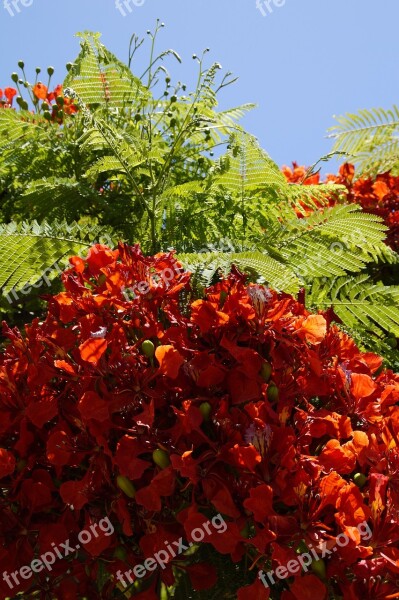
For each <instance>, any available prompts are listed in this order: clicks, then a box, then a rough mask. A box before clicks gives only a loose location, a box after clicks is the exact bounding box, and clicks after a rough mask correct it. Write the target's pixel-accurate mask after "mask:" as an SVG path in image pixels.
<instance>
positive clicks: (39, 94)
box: [32, 82, 78, 123]
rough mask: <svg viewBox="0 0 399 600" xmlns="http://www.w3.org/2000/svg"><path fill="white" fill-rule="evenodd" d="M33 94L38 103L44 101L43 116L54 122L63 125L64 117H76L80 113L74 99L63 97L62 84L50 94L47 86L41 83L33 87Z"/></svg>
mask: <svg viewBox="0 0 399 600" xmlns="http://www.w3.org/2000/svg"><path fill="white" fill-rule="evenodd" d="M32 92H33V95H34V97H35V98H36V100H37V101H39V100H42V101H43V103H44V104H43V108H44V113H43V114H44V116H45V117H46V116H47V118H49V119H51V120H52V121H55V122H57V123H62V122H63V117H64V115H74V114H76V113H77V112H78V107H77V106H76V104H75V103H74V101H73V99H72V98H66V97H65V96H64V95H63V90H62V85H61V84H58V85H57V86H56V87H55V88H54V90H53V91H52V92H50V91H49V90H48V88H47V86H46V85H44V84H43V83H40V82H39V83H36V84H35V85H34V86H33V88H32ZM50 111H51V112H50Z"/></svg>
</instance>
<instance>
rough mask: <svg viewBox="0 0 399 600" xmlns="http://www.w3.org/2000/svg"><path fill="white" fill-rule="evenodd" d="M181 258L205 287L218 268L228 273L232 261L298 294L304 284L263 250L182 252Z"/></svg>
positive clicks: (264, 280)
mask: <svg viewBox="0 0 399 600" xmlns="http://www.w3.org/2000/svg"><path fill="white" fill-rule="evenodd" d="M178 259H179V260H180V261H181V262H182V263H183V265H184V266H185V267H186V268H187V269H188V270H189V271H191V272H192V273H193V279H194V281H196V282H199V283H200V284H201V285H202V286H203V287H206V286H208V285H210V284H211V282H212V280H213V278H214V277H215V275H216V274H217V273H218V272H220V273H223V274H224V275H227V274H228V273H229V271H230V269H231V266H232V265H236V266H237V267H238V268H240V269H241V270H242V271H244V272H246V273H248V274H250V275H251V277H252V280H261V281H262V283H264V284H266V285H268V286H270V287H272V288H273V289H276V290H284V291H286V292H287V293H291V294H296V293H297V292H298V290H299V287H300V284H299V280H298V279H297V277H296V276H295V273H294V272H293V271H292V270H291V269H290V268H289V267H287V266H286V265H283V264H281V263H279V262H278V261H277V260H275V259H274V258H271V257H270V256H267V255H266V254H262V253H261V252H240V253H214V252H209V253H203V254H179V255H178Z"/></svg>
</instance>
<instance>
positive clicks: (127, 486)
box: [116, 475, 136, 498]
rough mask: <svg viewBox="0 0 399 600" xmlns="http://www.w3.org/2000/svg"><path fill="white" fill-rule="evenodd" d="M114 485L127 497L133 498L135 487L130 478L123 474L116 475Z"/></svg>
mask: <svg viewBox="0 0 399 600" xmlns="http://www.w3.org/2000/svg"><path fill="white" fill-rule="evenodd" d="M116 485H117V486H118V488H119V489H120V490H122V492H123V493H124V494H126V496H128V497H129V498H134V497H135V495H136V489H135V487H134V485H133V484H132V482H131V481H130V479H128V478H127V477H124V476H123V475H118V477H117V478H116Z"/></svg>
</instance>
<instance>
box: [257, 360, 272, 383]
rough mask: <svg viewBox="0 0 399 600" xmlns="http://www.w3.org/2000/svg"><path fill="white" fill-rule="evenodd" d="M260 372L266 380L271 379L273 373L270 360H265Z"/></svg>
mask: <svg viewBox="0 0 399 600" xmlns="http://www.w3.org/2000/svg"><path fill="white" fill-rule="evenodd" d="M259 374H260V376H261V377H262V379H263V380H264V381H269V379H270V377H271V375H272V366H271V364H270V363H269V362H264V363H263V365H262V368H261V370H260V373H259Z"/></svg>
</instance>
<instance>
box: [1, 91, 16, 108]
mask: <svg viewBox="0 0 399 600" xmlns="http://www.w3.org/2000/svg"><path fill="white" fill-rule="evenodd" d="M16 95H17V90H16V89H15V88H12V87H6V88H5V90H4V92H3V90H2V89H0V108H11V107H12V103H13V100H14V96H16Z"/></svg>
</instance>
